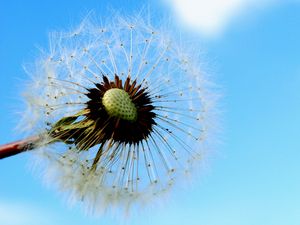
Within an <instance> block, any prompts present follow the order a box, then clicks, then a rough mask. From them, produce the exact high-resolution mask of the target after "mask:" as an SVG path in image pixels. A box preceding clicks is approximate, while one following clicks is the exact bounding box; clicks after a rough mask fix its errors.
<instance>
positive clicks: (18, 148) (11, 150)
mask: <svg viewBox="0 0 300 225" xmlns="http://www.w3.org/2000/svg"><path fill="white" fill-rule="evenodd" d="M39 140H40V136H32V137H29V138H26V139H23V140H19V141H15V142H11V143H8V144H4V145H0V159H4V158H7V157H9V156H13V155H16V154H19V153H21V152H25V151H27V150H32V149H34V148H35V143H37V142H38V141H39Z"/></svg>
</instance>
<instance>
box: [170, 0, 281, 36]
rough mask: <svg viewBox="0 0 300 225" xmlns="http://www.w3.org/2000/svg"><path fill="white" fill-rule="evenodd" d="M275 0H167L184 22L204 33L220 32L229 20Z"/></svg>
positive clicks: (211, 34)
mask: <svg viewBox="0 0 300 225" xmlns="http://www.w3.org/2000/svg"><path fill="white" fill-rule="evenodd" d="M275 1H276V0H167V2H168V3H169V4H171V6H172V7H173V9H174V12H175V13H176V15H177V16H178V18H179V19H180V21H182V22H184V24H186V25H188V26H190V27H192V28H195V29H197V30H199V31H200V32H201V33H203V34H204V35H208V36H214V35H217V34H220V33H221V32H222V31H223V30H224V29H225V28H226V26H227V25H228V24H229V22H230V21H231V20H232V19H233V18H235V17H237V16H238V15H241V14H242V13H243V12H246V13H247V12H249V10H252V9H254V8H257V7H261V6H265V5H266V4H267V3H270V2H275Z"/></svg>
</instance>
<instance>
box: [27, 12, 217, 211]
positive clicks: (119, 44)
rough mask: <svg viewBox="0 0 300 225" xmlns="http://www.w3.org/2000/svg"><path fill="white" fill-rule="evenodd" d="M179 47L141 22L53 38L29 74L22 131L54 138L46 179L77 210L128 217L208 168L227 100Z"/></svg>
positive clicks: (119, 21)
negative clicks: (220, 107)
mask: <svg viewBox="0 0 300 225" xmlns="http://www.w3.org/2000/svg"><path fill="white" fill-rule="evenodd" d="M174 33H175V32H174ZM177 40H178V39H177V38H176V36H174V34H172V32H171V31H167V30H166V27H155V26H152V25H151V24H150V22H149V20H148V19H147V20H144V19H143V18H142V17H141V16H139V17H131V18H124V17H115V18H109V21H108V22H107V23H102V24H101V25H99V24H94V23H92V22H90V21H89V20H88V19H86V20H85V21H84V22H82V24H80V26H79V27H78V28H77V29H75V30H74V31H71V32H55V33H52V34H51V35H50V49H49V50H45V51H43V55H42V57H41V58H39V59H38V60H37V62H36V66H35V67H34V68H33V69H32V70H31V71H32V72H30V73H31V77H32V82H31V83H30V84H29V86H28V90H27V92H26V93H25V95H26V97H27V99H28V105H29V107H30V108H29V109H28V110H27V112H26V113H24V123H23V124H25V125H26V128H27V129H28V130H30V131H33V132H34V133H43V134H45V139H44V140H43V141H42V142H41V143H40V146H41V147H40V148H39V149H37V151H36V152H38V155H42V156H44V158H43V159H42V163H41V164H40V165H42V166H44V169H45V170H41V169H39V171H44V172H43V174H45V179H46V181H47V183H49V184H51V186H53V185H54V186H56V187H58V189H60V190H61V191H62V192H63V193H65V194H66V195H67V196H68V197H69V199H70V201H71V202H72V203H74V202H80V203H82V204H83V206H85V208H86V209H87V211H88V212H90V213H92V214H96V215H97V214H101V213H103V212H105V211H107V210H110V211H111V209H115V210H117V212H118V211H122V212H127V211H128V210H129V209H131V207H132V206H136V208H139V207H141V206H144V205H145V203H146V202H148V200H154V199H156V200H159V199H160V198H161V197H160V196H161V194H164V193H167V192H168V190H170V189H171V187H173V186H174V185H175V184H176V183H185V181H182V180H184V179H186V174H188V172H189V173H190V172H193V171H197V169H196V168H197V167H198V166H199V165H201V164H202V162H203V159H204V158H205V156H206V155H207V153H208V152H209V150H210V146H211V136H212V135H211V134H212V131H213V130H214V129H215V118H216V115H217V114H216V110H215V108H216V107H215V105H216V100H217V98H218V95H217V94H215V89H216V88H215V86H214V84H213V83H211V82H210V81H209V79H208V78H207V76H206V74H205V73H204V72H203V71H202V68H200V67H199V66H200V65H202V64H203V63H202V62H201V59H199V56H198V49H197V48H196V47H195V45H194V44H192V45H190V46H186V45H184V44H181V43H178V41H177ZM181 40H182V42H184V40H183V39H181ZM189 48H190V49H193V51H189V50H188V49H189ZM193 52H195V54H194V53H193ZM27 71H30V68H27ZM116 75H117V76H116ZM129 78H130V79H129ZM33 117H34V118H33ZM29 125H30V126H29ZM24 127H25V126H24ZM47 143H50V144H49V145H46V144H47Z"/></svg>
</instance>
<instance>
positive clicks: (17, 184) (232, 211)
mask: <svg viewBox="0 0 300 225" xmlns="http://www.w3.org/2000/svg"><path fill="white" fill-rule="evenodd" d="M187 2H190V4H192V2H193V1H187ZM212 2H214V1H212ZM224 2H226V1H224ZM242 2H245V1H242ZM145 5H146V8H147V7H149V8H150V11H153V12H155V14H157V15H164V14H167V15H168V16H169V17H168V18H169V20H170V21H173V22H174V23H178V26H179V27H180V29H181V30H182V32H185V33H187V34H188V35H190V36H191V37H193V38H194V39H196V40H197V41H199V42H200V43H202V47H203V48H202V49H201V52H204V53H203V55H205V57H204V61H205V63H206V64H207V66H206V67H207V71H208V72H209V73H211V74H212V75H213V77H214V78H215V80H216V81H217V83H219V84H220V85H221V86H222V89H223V93H224V97H223V99H222V102H221V109H222V112H223V113H222V114H223V115H222V123H223V124H222V135H221V137H220V138H221V140H222V144H221V145H219V146H218V147H217V149H216V152H215V153H214V154H213V159H211V160H209V162H208V168H206V169H205V171H203V172H202V173H201V176H200V179H198V180H196V181H195V182H193V185H192V186H191V187H190V188H188V189H185V190H183V191H182V192H184V193H182V192H178V193H177V194H176V198H174V199H172V201H170V202H168V203H167V204H165V205H164V206H163V208H162V209H163V210H161V209H160V210H149V211H146V212H144V213H143V214H141V215H139V216H134V217H132V218H131V219H130V221H129V223H130V224H139V225H142V224H164V225H167V224H172V225H176V224H178V225H179V224H189V225H202V224H203V225H253V224H266V225H279V224H280V225H281V224H288V225H296V224H299V223H300V194H299V190H300V178H299V171H300V164H299V159H300V151H299V149H300V138H299V134H300V126H299V125H300V116H299V115H300V92H299V90H300V43H299V40H300V29H299V27H300V3H299V2H298V3H297V1H282V2H281V1H273V2H272V1H268V2H264V3H263V4H259V3H258V1H254V0H253V1H250V3H247V4H246V3H241V1H234V0H232V1H228V4H223V3H222V4H220V5H219V7H216V6H213V5H208V4H206V3H204V1H198V5H197V6H194V7H190V8H188V7H187V11H185V10H184V9H182V3H181V2H180V1H179V0H174V1H171V0H165V1H163V0H162V1H158V0H157V1H154V0H153V1H145V2H139V1H133V0H126V1H120V0H119V1H117V0H113V1H108V0H98V1H96V0H87V1H72V3H71V1H64V2H62V1H56V0H55V1H50V0H45V1H34V0H28V1H26V2H25V1H21V0H19V1H17V0H11V1H6V2H5V3H2V5H1V8H0V27H1V38H0V71H1V72H0V96H1V101H0V109H1V110H0V126H1V129H0V137H1V139H0V143H6V142H9V141H13V140H15V139H17V138H19V136H18V135H17V134H16V132H15V127H16V124H17V123H18V118H17V114H16V112H19V110H20V107H19V106H20V104H21V101H20V99H21V96H20V93H21V91H22V83H23V82H24V81H26V80H27V79H28V78H27V75H26V73H25V72H24V70H23V68H22V65H23V64H24V63H27V62H33V61H34V60H35V58H36V57H37V56H38V54H39V51H38V49H37V47H38V46H43V47H47V46H48V37H47V35H48V32H49V31H52V30H63V29H68V28H69V27H70V26H76V25H77V24H78V23H79V22H80V20H81V19H82V17H83V16H85V15H86V14H87V12H90V11H91V10H93V11H94V12H95V14H96V15H99V16H101V17H103V18H106V17H109V16H110V13H111V12H112V10H111V9H113V10H117V11H121V12H122V13H124V14H131V13H133V12H136V11H139V10H140V9H141V7H145ZM197 7H198V9H199V13H194V12H191V11H189V9H191V8H197ZM205 7H207V10H205V9H206V8H205ZM205 11H208V12H209V13H204V12H205ZM196 12H197V10H196ZM201 12H203V15H204V16H203V17H201ZM189 13H190V14H191V15H189ZM194 14H195V15H194ZM205 15H208V17H207V18H204V17H205ZM211 15H220V16H215V17H211ZM156 19H157V20H160V19H161V17H157V18H156ZM212 20H214V21H215V22H214V23H212V24H210V22H211V21H212ZM191 21H192V22H191ZM154 22H157V23H159V21H154ZM199 51H200V49H199ZM29 161H30V154H21V155H18V156H15V157H11V158H9V159H5V160H1V162H0V177H1V183H0V224H6V225H20V224H30V225H35V224H45V225H47V224H73V225H76V224H118V223H119V221H118V220H115V219H113V218H110V217H109V216H103V217H101V218H100V219H99V218H98V219H94V218H89V217H86V216H85V215H84V213H83V212H82V211H81V210H80V209H77V208H75V209H70V208H68V207H66V204H65V203H64V201H63V200H61V199H60V196H59V195H58V194H57V193H56V192H54V191H52V190H48V189H47V188H45V187H44V186H43V185H42V184H41V181H40V180H39V178H38V177H36V176H34V175H32V173H31V171H30V169H29V166H28V164H30V163H29ZM182 182H185V181H182ZM162 204H163V203H162ZM150 211H151V212H150Z"/></svg>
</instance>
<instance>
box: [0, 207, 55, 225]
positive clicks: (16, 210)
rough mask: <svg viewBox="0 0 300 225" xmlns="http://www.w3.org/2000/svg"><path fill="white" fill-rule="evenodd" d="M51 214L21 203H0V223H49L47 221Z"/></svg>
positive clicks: (18, 224) (17, 224)
mask: <svg viewBox="0 0 300 225" xmlns="http://www.w3.org/2000/svg"><path fill="white" fill-rule="evenodd" d="M49 218H51V216H50V215H49V214H48V213H46V212H44V211H42V210H40V209H39V208H37V207H33V206H31V205H28V204H23V203H11V202H5V203H3V202H1V203H0V224H5V225H24V224H30V225H38V224H44V225H46V224H49V225H50V224H51V223H50V222H49V221H51V220H49Z"/></svg>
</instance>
